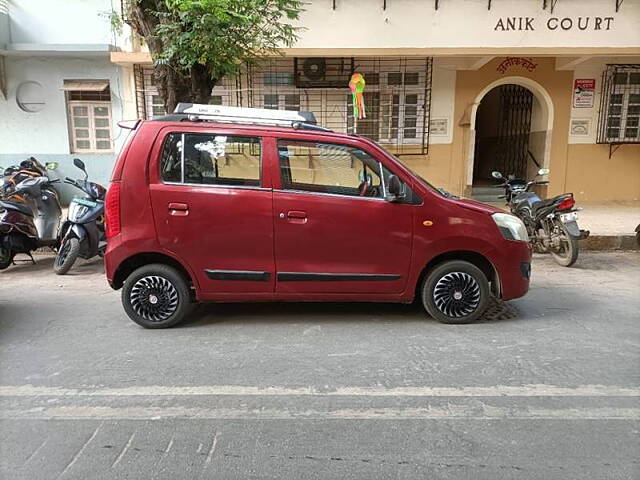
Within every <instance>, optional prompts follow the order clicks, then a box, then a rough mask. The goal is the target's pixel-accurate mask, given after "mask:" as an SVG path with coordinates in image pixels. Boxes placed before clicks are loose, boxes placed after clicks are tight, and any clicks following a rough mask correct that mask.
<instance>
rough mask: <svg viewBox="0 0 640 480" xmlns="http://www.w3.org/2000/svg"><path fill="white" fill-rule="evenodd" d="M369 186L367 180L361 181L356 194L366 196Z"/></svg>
mask: <svg viewBox="0 0 640 480" xmlns="http://www.w3.org/2000/svg"><path fill="white" fill-rule="evenodd" d="M370 187H371V184H370V183H369V182H362V183H361V184H360V186H359V187H358V194H359V195H360V196H361V197H368V196H369V188H370Z"/></svg>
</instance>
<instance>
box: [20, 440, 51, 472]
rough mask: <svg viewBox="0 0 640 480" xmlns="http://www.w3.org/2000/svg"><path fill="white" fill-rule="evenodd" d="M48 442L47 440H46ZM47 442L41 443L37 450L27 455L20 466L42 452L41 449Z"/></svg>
mask: <svg viewBox="0 0 640 480" xmlns="http://www.w3.org/2000/svg"><path fill="white" fill-rule="evenodd" d="M47 440H48V439H47ZM47 440H45V441H44V442H42V443H41V444H40V445H39V446H38V448H36V449H35V450H34V451H33V453H32V454H31V455H29V456H28V457H27V459H26V460H25V461H24V463H23V464H22V466H25V465H26V464H27V463H29V460H31V459H32V458H33V457H35V456H36V455H37V453H38V452H39V451H40V450H42V448H43V447H44V446H45V445H46V444H47Z"/></svg>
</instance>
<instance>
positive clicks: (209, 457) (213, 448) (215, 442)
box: [200, 432, 220, 476]
mask: <svg viewBox="0 0 640 480" xmlns="http://www.w3.org/2000/svg"><path fill="white" fill-rule="evenodd" d="M219 435H220V432H216V434H215V435H214V436H213V440H212V442H211V448H210V449H209V453H208V454H207V459H206V460H205V461H204V465H202V471H201V472H200V476H202V475H204V472H205V471H206V470H207V468H209V465H210V464H211V461H212V460H213V454H214V453H215V451H216V445H218V436H219Z"/></svg>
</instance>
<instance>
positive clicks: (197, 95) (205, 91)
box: [191, 63, 215, 104]
mask: <svg viewBox="0 0 640 480" xmlns="http://www.w3.org/2000/svg"><path fill="white" fill-rule="evenodd" d="M214 86H215V81H214V80H213V79H212V78H211V74H210V73H209V69H208V68H207V67H206V66H205V65H202V64H200V63H196V64H195V65H194V66H193V67H192V68H191V93H192V96H193V103H203V104H208V103H209V102H210V101H211V91H212V90H213V87H214Z"/></svg>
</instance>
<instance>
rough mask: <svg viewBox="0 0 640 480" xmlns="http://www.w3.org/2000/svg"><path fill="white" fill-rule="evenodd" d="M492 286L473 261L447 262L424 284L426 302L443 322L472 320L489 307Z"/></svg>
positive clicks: (429, 309)
mask: <svg viewBox="0 0 640 480" xmlns="http://www.w3.org/2000/svg"><path fill="white" fill-rule="evenodd" d="M489 295H490V289H489V282H488V280H487V277H486V276H485V274H484V273H482V271H481V270H480V269H479V268H478V267H476V266H475V265H473V264H472V263H469V262H465V261H463V260H451V261H447V262H443V263H441V264H440V265H438V266H437V267H435V268H434V269H433V270H431V271H430V272H429V273H428V274H427V275H426V277H425V278H424V281H423V283H422V304H423V305H424V308H425V309H426V310H427V312H428V313H429V315H431V316H432V317H433V318H435V319H436V320H438V321H439V322H442V323H453V324H462V323H471V322H474V321H476V320H477V319H478V318H479V317H480V316H481V315H482V314H483V313H484V311H485V309H486V308H487V302H488V301H489Z"/></svg>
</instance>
